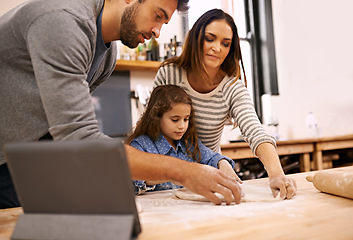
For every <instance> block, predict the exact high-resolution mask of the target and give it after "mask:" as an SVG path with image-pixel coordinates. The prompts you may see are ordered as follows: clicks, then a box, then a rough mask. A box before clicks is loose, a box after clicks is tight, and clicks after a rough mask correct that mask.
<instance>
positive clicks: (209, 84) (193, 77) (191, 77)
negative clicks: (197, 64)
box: [187, 68, 226, 93]
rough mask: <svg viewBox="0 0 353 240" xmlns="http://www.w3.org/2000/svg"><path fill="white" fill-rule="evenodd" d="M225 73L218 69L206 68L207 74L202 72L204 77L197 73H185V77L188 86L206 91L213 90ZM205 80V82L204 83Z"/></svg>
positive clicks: (201, 91)
mask: <svg viewBox="0 0 353 240" xmlns="http://www.w3.org/2000/svg"><path fill="white" fill-rule="evenodd" d="M225 75H226V74H225V73H224V72H223V71H222V70H221V69H220V68H218V69H214V70H213V69H212V70H208V72H207V75H206V74H204V76H205V79H203V78H202V77H200V74H199V73H196V72H189V73H187V79H188V82H189V84H190V86H191V87H192V88H193V89H194V90H195V91H197V92H200V93H208V92H211V91H212V90H214V89H215V88H216V87H217V86H218V85H219V84H220V82H222V80H223V78H224V77H225ZM205 81H206V83H205Z"/></svg>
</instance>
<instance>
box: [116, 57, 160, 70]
mask: <svg viewBox="0 0 353 240" xmlns="http://www.w3.org/2000/svg"><path fill="white" fill-rule="evenodd" d="M161 63H162V62H158V61H131V60H120V59H119V60H117V61H116V66H115V69H114V70H115V71H149V72H157V71H158V68H159V66H160V65H161Z"/></svg>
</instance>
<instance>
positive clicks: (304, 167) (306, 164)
mask: <svg viewBox="0 0 353 240" xmlns="http://www.w3.org/2000/svg"><path fill="white" fill-rule="evenodd" d="M299 161H300V171H301V172H309V171H310V170H311V168H310V154H309V153H303V154H300V155H299Z"/></svg>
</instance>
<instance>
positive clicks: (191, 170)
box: [177, 163, 242, 205]
mask: <svg viewBox="0 0 353 240" xmlns="http://www.w3.org/2000/svg"><path fill="white" fill-rule="evenodd" d="M180 173H181V174H182V175H181V177H180V179H179V180H177V181H178V182H180V183H181V184H182V185H183V186H185V187H187V188H188V189H189V190H191V191H192V192H195V193H197V194H200V195H202V196H204V197H206V198H207V199H209V200H210V201H211V202H213V203H214V204H217V205H220V204H221V203H222V201H221V200H220V199H219V198H218V197H217V196H216V195H215V193H216V192H217V193H220V194H222V195H223V196H224V198H225V200H226V204H227V205H229V204H231V203H232V202H233V201H235V203H236V204H239V203H240V200H241V194H242V192H241V188H240V186H239V184H238V183H237V181H236V179H235V178H233V177H230V176H227V174H225V173H223V172H221V171H220V170H218V169H216V168H214V167H211V166H208V165H203V164H198V163H190V164H187V165H185V168H183V170H181V171H180Z"/></svg>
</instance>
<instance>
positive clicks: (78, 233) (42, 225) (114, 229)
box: [11, 213, 134, 240]
mask: <svg viewBox="0 0 353 240" xmlns="http://www.w3.org/2000/svg"><path fill="white" fill-rule="evenodd" d="M133 222H134V216H133V214H124V215H113V214H112V215H108V214H107V215H99V214H51V213H50V214H49V213H47V214H38V213H25V214H22V215H20V216H19V218H18V220H17V224H16V227H15V230H14V232H13V234H12V236H11V239H12V240H20V239H21V240H27V239H31V240H44V239H45V240H54V239H55V240H59V239H63V240H64V239H65V240H69V239H77V240H81V239H82V240H90V239H92V240H93V239H95V240H96V239H104V240H110V239H114V240H116V239H119V240H130V239H132V230H133Z"/></svg>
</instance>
